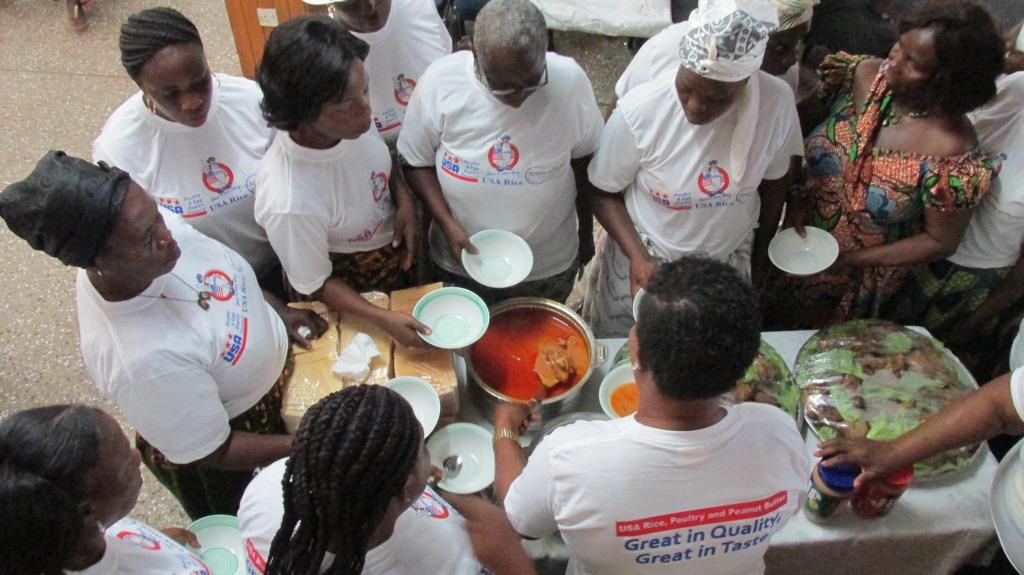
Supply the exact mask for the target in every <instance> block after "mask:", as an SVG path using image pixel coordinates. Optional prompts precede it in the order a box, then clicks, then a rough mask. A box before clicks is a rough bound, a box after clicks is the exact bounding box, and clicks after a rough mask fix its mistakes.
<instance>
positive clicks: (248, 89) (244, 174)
mask: <svg viewBox="0 0 1024 575" xmlns="http://www.w3.org/2000/svg"><path fill="white" fill-rule="evenodd" d="M210 98H211V99H210V112H209V115H208V116H207V118H206V123H205V124H203V125H202V126H200V127H198V128H190V127H188V126H185V125H183V124H178V123H176V122H171V121H168V120H165V119H163V118H161V117H159V116H157V115H156V114H154V113H152V112H150V111H149V110H148V109H147V108H146V104H145V103H143V101H142V92H139V93H137V94H135V95H134V96H132V97H131V98H128V100H127V101H126V102H125V103H124V104H121V106H120V107H119V108H118V109H117V110H115V111H114V113H113V114H112V115H111V116H110V118H109V119H108V120H107V123H106V125H104V126H103V131H102V132H100V135H99V136H97V137H96V139H95V140H94V141H93V143H92V157H93V160H95V161H97V162H98V161H100V160H102V161H104V162H107V163H109V164H111V165H113V166H117V167H118V168H121V169H122V170H124V171H126V172H128V173H129V174H130V175H131V177H132V180H134V181H135V182H136V183H137V184H139V185H140V186H142V189H144V190H146V192H148V193H149V195H150V196H153V198H154V199H155V200H156V201H157V203H158V204H159V205H160V206H161V207H163V208H165V209H167V210H170V211H171V212H173V213H176V214H178V215H180V216H182V217H184V218H186V219H187V220H188V221H189V223H190V224H192V226H193V227H195V228H196V229H197V230H199V231H200V232H202V233H204V234H206V235H207V236H210V237H211V238H213V239H215V240H217V241H219V242H221V243H222V244H225V245H227V246H228V247H230V248H231V249H233V250H235V251H237V252H238V253H239V254H241V255H242V257H244V258H245V259H246V261H248V262H249V264H250V265H251V266H252V267H253V268H254V269H255V270H256V272H257V274H263V273H265V272H267V271H268V269H270V268H272V267H273V265H274V264H275V260H276V258H275V256H274V251H273V250H272V249H271V247H270V242H268V241H267V235H266V233H264V231H263V228H261V227H260V226H259V225H258V224H257V223H256V219H255V218H254V217H253V199H254V194H255V183H256V168H257V166H258V165H259V162H260V158H262V157H263V154H264V153H265V152H266V151H267V147H268V146H270V142H271V140H273V138H274V130H273V129H272V128H270V127H268V126H267V122H266V121H265V120H264V119H263V115H262V113H261V112H260V100H261V99H262V98H263V93H262V92H261V91H260V88H259V86H258V85H257V84H256V82H253V81H252V80H246V79H245V78H237V77H235V76H228V75H227V74H216V75H214V77H213V92H212V94H211V96H210Z"/></svg>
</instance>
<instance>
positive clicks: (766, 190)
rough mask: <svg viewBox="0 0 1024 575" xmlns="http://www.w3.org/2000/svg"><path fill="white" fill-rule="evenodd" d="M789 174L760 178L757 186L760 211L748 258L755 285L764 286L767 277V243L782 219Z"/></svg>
mask: <svg viewBox="0 0 1024 575" xmlns="http://www.w3.org/2000/svg"><path fill="white" fill-rule="evenodd" d="M789 183H790V177H789V175H788V174H787V175H785V176H783V177H781V178H779V179H777V180H762V181H761V185H760V186H758V187H757V192H758V194H760V196H761V213H760V214H759V215H758V217H757V229H756V230H754V249H753V253H752V254H751V258H750V260H751V261H750V275H751V280H752V282H753V284H754V286H755V287H757V288H758V289H760V288H762V287H763V286H764V282H765V280H766V279H767V277H768V268H769V259H768V244H769V243H770V242H771V241H772V238H774V237H775V232H776V231H777V230H778V228H779V220H781V219H782V207H783V206H784V205H785V204H786V196H787V195H788V194H789Z"/></svg>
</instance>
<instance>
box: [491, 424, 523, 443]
mask: <svg viewBox="0 0 1024 575" xmlns="http://www.w3.org/2000/svg"><path fill="white" fill-rule="evenodd" d="M502 439H511V440H512V441H514V442H515V444H516V446H519V434H518V433H516V432H515V431H514V430H512V429H509V428H507V427H502V428H500V429H495V430H494V438H493V440H494V443H498V441H499V440H502Z"/></svg>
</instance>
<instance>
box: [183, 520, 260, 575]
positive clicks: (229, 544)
mask: <svg viewBox="0 0 1024 575" xmlns="http://www.w3.org/2000/svg"><path fill="white" fill-rule="evenodd" d="M186 529H188V530H189V531H191V532H192V533H195V535H196V538H197V539H199V544H200V545H202V547H200V548H199V549H192V548H189V550H190V551H192V552H193V553H195V554H196V555H199V558H200V559H202V560H203V563H206V566H207V567H209V568H210V570H211V571H213V575H244V574H245V571H246V563H245V551H244V549H245V547H244V545H243V544H242V532H241V531H240V530H239V529H238V518H237V517H235V516H233V515H207V516H206V517H201V518H199V519H197V520H195V521H193V522H192V523H191V524H190V525H189V526H188V527H187V528H186Z"/></svg>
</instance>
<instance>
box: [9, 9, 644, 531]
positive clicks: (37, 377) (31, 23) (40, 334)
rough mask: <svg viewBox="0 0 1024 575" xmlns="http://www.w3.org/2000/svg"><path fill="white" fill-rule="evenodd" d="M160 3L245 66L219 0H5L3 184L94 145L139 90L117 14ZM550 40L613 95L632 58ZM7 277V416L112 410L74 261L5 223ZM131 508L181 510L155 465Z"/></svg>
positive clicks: (222, 62) (219, 52) (211, 48)
mask: <svg viewBox="0 0 1024 575" xmlns="http://www.w3.org/2000/svg"><path fill="white" fill-rule="evenodd" d="M159 5H172V6H174V7H175V8H177V9H179V10H180V11H182V12H183V13H184V14H186V15H187V16H189V17H190V18H191V19H192V20H193V21H194V22H195V23H196V25H197V26H198V27H199V31H200V33H201V35H202V38H203V42H204V45H205V48H206V55H207V58H208V59H209V62H210V67H211V68H212V69H213V70H215V71H218V72H225V73H231V74H238V73H239V70H240V68H239V66H238V57H237V55H236V54H235V47H234V41H233V39H232V37H231V32H230V28H229V27H228V21H227V14H226V12H225V9H224V4H223V3H221V2H217V1H214V0H179V1H164V2H156V1H151V0H95V1H94V2H93V3H92V4H91V5H90V6H89V7H88V8H87V12H88V16H89V21H90V27H89V29H88V30H86V31H85V32H84V33H82V34H76V33H75V32H73V31H72V30H71V29H70V28H69V27H68V26H67V23H66V20H65V14H64V2H63V0H60V1H52V0H0V186H5V185H7V184H8V183H10V182H12V181H16V180H19V179H21V178H23V177H24V176H25V175H26V174H27V173H28V172H29V171H30V170H31V169H32V167H33V166H34V164H35V162H36V161H37V160H38V159H39V158H40V157H41V156H42V155H43V153H44V152H46V150H48V149H51V148H55V149H61V150H65V151H67V152H68V153H69V154H72V155H76V156H81V157H86V158H88V157H89V156H90V141H91V140H92V138H93V137H94V136H95V135H96V134H97V133H98V132H99V130H100V128H102V126H103V123H104V121H105V120H106V118H107V116H108V115H109V114H110V113H111V112H112V111H113V110H114V109H115V108H116V107H117V106H118V105H120V103H121V102H123V101H124V100H125V98H127V97H128V96H129V95H130V94H132V93H133V92H134V91H135V89H136V88H135V86H134V84H133V83H132V82H131V80H130V79H129V78H128V76H127V75H126V74H125V72H124V70H123V69H122V68H121V64H120V60H119V55H118V50H117V35H118V28H119V25H120V23H121V22H122V21H123V20H124V19H125V18H127V16H128V15H130V14H132V13H133V12H136V11H138V10H141V9H144V8H149V7H153V6H159ZM555 41H556V44H557V46H558V48H559V49H560V50H561V51H563V52H565V53H568V54H571V55H574V56H576V57H577V58H578V59H579V60H580V61H581V62H582V63H583V65H584V67H586V68H587V71H588V73H589V74H590V76H591V78H592V79H593V82H594V87H595V90H597V91H598V93H599V99H600V100H601V102H602V103H607V101H608V95H609V94H610V89H611V86H612V84H613V83H614V80H615V78H617V77H618V74H619V72H620V71H621V69H622V68H623V67H624V66H625V63H626V61H627V58H628V53H627V52H626V50H625V49H624V48H623V44H622V42H621V41H616V40H612V39H604V38H596V37H587V36H582V35H556V39H555ZM0 277H2V280H0V286H2V290H0V291H2V296H0V417H3V416H6V415H7V414H9V413H10V412H12V411H16V410H19V409H24V408H27V407H32V406H37V405H43V404H50V403H62V402H84V403H89V404H95V405H101V406H103V407H104V408H106V409H108V410H109V411H110V412H111V413H114V414H117V411H116V409H114V408H113V406H112V405H111V404H110V403H109V402H107V401H106V400H105V399H103V398H102V397H101V395H100V394H99V393H98V392H97V391H96V388H95V387H94V386H93V385H92V384H91V383H90V382H89V380H88V378H87V376H86V373H85V370H84V368H83V365H82V361H81V359H80V357H79V352H78V328H77V322H76V318H75V304H74V298H75V291H74V271H73V270H71V269H68V268H64V267H62V266H61V265H60V264H58V263H57V262H56V261H55V260H52V259H50V258H49V257H46V256H44V255H42V254H40V253H37V252H34V251H32V250H31V249H30V248H29V247H28V245H26V244H25V242H23V241H21V240H20V239H18V238H16V237H15V236H14V235H13V234H11V232H10V231H9V230H8V229H7V227H6V226H4V225H0ZM126 430H129V429H128V428H127V427H126ZM129 431H130V430H129ZM134 515H135V516H136V517H138V518H139V519H142V520H144V521H147V522H149V523H150V524H152V525H154V526H157V527H163V526H170V525H181V524H184V522H185V521H186V518H185V516H184V514H183V513H182V512H181V510H180V509H179V507H178V505H177V503H176V502H175V501H174V500H173V499H172V498H171V497H170V496H168V495H167V493H166V491H164V490H163V488H162V487H161V486H160V485H159V484H158V483H157V482H156V481H155V480H154V479H153V478H152V476H150V475H149V474H148V472H147V484H146V486H145V489H144V490H143V494H142V497H141V498H140V500H139V503H138V505H137V507H136V510H135V512H134Z"/></svg>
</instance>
